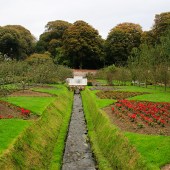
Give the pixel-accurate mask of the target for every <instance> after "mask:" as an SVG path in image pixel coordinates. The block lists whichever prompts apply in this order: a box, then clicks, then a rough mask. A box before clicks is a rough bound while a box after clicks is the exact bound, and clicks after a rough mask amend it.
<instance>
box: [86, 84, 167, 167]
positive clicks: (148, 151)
mask: <svg viewBox="0 0 170 170" xmlns="http://www.w3.org/2000/svg"><path fill="white" fill-rule="evenodd" d="M117 88H118V89H117V90H118V91H119V90H120V91H130V92H149V93H150V94H146V95H139V96H135V97H132V98H129V99H130V100H139V101H152V102H170V93H169V92H168V91H167V92H164V89H163V88H161V87H160V88H157V89H155V88H154V87H152V86H150V87H149V88H144V87H137V86H121V87H117ZM96 92H97V91H89V93H90V94H91V97H92V98H93V101H95V103H96V105H97V107H98V108H99V106H103V107H104V106H107V105H109V102H108V103H106V101H103V99H99V98H97V97H96V95H95V93H96ZM104 100H106V99H104ZM113 102H115V100H113ZM101 108H102V107H101ZM95 112H97V111H94V113H95ZM103 114H104V113H103ZM124 135H125V136H126V137H127V138H128V141H129V142H130V144H131V145H133V146H134V147H135V148H136V150H137V151H138V152H139V153H140V154H141V156H142V157H143V159H144V160H145V162H146V164H147V167H148V169H153V170H156V169H160V167H162V166H164V165H166V164H168V163H169V162H170V160H169V158H170V145H169V143H170V137H169V136H156V135H142V134H137V133H130V132H125V133H124Z"/></svg>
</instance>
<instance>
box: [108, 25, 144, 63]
mask: <svg viewBox="0 0 170 170" xmlns="http://www.w3.org/2000/svg"><path fill="white" fill-rule="evenodd" d="M141 34H142V28H141V26H140V25H138V24H133V23H122V24H118V25H117V26H116V27H114V28H113V29H111V31H110V33H109V34H108V37H107V39H106V42H105V50H106V53H107V57H106V63H107V64H108V65H111V64H113V63H114V64H116V65H125V64H126V62H127V59H128V56H129V54H130V52H131V50H132V48H134V47H138V46H139V45H140V43H141V40H140V39H141Z"/></svg>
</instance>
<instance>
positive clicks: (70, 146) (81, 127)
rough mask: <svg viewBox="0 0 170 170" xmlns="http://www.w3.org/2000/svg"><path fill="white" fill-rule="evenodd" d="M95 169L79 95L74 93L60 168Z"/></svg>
mask: <svg viewBox="0 0 170 170" xmlns="http://www.w3.org/2000/svg"><path fill="white" fill-rule="evenodd" d="M95 169H96V168H95V161H94V159H93V157H92V152H91V150H90V145H89V143H88V137H87V128H86V122H85V118H84V112H83V107H82V100H81V96H80V94H75V95H74V104H73V111H72V117H71V122H70V126H69V132H68V136H67V141H66V146H65V153H64V158H63V167H62V170H95Z"/></svg>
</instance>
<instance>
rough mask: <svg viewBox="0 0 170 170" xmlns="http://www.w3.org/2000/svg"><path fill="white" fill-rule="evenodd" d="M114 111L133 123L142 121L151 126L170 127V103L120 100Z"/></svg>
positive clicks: (113, 108)
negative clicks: (138, 120)
mask: <svg viewBox="0 0 170 170" xmlns="http://www.w3.org/2000/svg"><path fill="white" fill-rule="evenodd" d="M115 108H116V111H115ZM112 111H113V114H116V115H119V116H120V117H122V118H123V117H124V116H127V117H128V118H129V120H130V121H132V122H133V121H137V119H140V120H142V122H143V123H145V124H147V125H150V126H155V125H161V126H168V125H169V122H170V103H153V102H137V101H129V100H119V101H118V102H117V103H116V104H115V107H112Z"/></svg>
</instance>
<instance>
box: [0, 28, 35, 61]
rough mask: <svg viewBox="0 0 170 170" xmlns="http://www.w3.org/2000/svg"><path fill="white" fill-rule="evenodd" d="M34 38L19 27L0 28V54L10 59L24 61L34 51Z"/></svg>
mask: <svg viewBox="0 0 170 170" xmlns="http://www.w3.org/2000/svg"><path fill="white" fill-rule="evenodd" d="M34 45H35V38H34V37H33V35H32V34H31V33H30V31H29V30H27V29H26V28H24V27H22V26H20V25H7V26H4V27H0V52H1V53H2V54H3V55H7V56H8V57H9V58H11V59H17V60H19V59H25V58H26V57H27V56H28V55H30V54H31V53H32V52H33V50H34Z"/></svg>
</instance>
